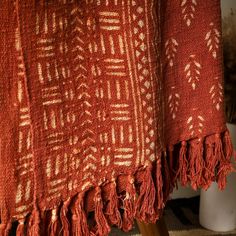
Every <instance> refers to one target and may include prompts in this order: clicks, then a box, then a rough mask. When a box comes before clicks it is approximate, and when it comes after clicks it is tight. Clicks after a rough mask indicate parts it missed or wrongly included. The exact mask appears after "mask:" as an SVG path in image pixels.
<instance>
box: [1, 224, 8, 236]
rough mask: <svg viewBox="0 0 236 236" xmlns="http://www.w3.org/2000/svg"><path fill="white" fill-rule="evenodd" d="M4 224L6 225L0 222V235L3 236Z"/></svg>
mask: <svg viewBox="0 0 236 236" xmlns="http://www.w3.org/2000/svg"><path fill="white" fill-rule="evenodd" d="M6 226H7V225H6V224H4V223H1V224H0V236H4V234H5V228H6Z"/></svg>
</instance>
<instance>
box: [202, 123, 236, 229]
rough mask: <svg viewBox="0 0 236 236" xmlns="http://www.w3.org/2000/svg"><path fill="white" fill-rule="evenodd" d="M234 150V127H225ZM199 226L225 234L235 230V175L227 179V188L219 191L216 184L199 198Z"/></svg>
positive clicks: (235, 146)
mask: <svg viewBox="0 0 236 236" xmlns="http://www.w3.org/2000/svg"><path fill="white" fill-rule="evenodd" d="M227 126H228V128H229V131H230V134H231V138H232V141H233V146H234V149H236V125H231V124H228V125H227ZM199 220H200V224H201V225H202V226H203V227H204V228H207V229H210V230H213V231H218V232H227V231H231V230H234V229H236V173H232V174H231V175H230V176H228V178H227V186H226V189H225V190H224V191H220V190H219V189H218V186H217V184H216V183H213V184H212V185H211V187H210V188H209V189H208V190H207V191H205V190H201V196H200V212H199Z"/></svg>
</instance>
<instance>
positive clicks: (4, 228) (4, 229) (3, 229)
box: [0, 222, 12, 236]
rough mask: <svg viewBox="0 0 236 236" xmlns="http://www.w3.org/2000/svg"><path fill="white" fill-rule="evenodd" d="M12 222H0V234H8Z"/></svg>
mask: <svg viewBox="0 0 236 236" xmlns="http://www.w3.org/2000/svg"><path fill="white" fill-rule="evenodd" d="M11 226H12V222H8V223H1V224H0V236H8V235H9V232H10V230H11Z"/></svg>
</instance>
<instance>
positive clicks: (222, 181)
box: [215, 133, 233, 190]
mask: <svg viewBox="0 0 236 236" xmlns="http://www.w3.org/2000/svg"><path fill="white" fill-rule="evenodd" d="M226 135H227V134H226V133H225V136H224V139H225V140H224V142H225V145H227V147H225V153H224V150H223V146H222V141H221V138H220V135H219V134H217V135H216V148H215V149H216V150H215V152H216V153H218V155H219V170H218V173H217V182H218V187H219V189H220V190H223V189H224V188H225V186H226V182H227V178H226V177H227V175H228V174H229V173H230V172H232V171H233V166H232V164H231V162H230V159H231V155H232V143H231V141H230V138H229V136H226Z"/></svg>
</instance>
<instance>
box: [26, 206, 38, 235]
mask: <svg viewBox="0 0 236 236" xmlns="http://www.w3.org/2000/svg"><path fill="white" fill-rule="evenodd" d="M39 225H40V213H39V209H38V207H37V205H36V204H35V205H34V210H33V211H32V213H31V216H30V220H29V232H28V234H29V236H40V226H39Z"/></svg>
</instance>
